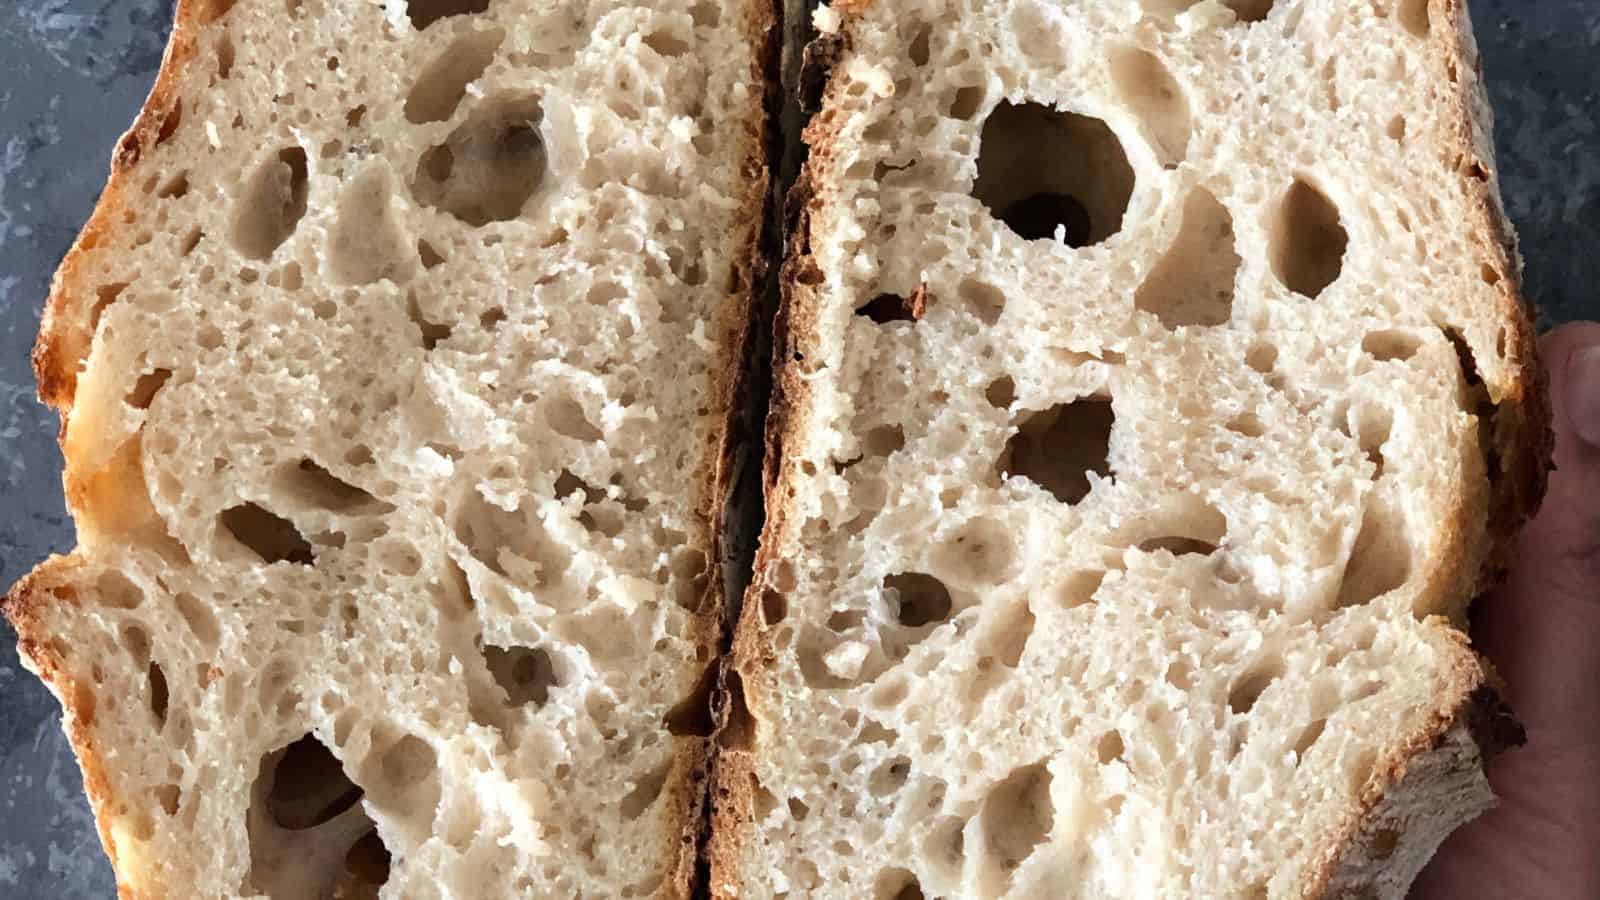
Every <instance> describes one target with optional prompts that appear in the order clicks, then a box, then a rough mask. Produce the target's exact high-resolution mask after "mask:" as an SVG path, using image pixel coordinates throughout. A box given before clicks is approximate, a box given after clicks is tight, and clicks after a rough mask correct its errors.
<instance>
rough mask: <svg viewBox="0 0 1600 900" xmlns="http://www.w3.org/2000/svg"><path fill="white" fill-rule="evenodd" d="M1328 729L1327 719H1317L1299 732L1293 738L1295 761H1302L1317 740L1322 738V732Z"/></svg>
mask: <svg viewBox="0 0 1600 900" xmlns="http://www.w3.org/2000/svg"><path fill="white" fill-rule="evenodd" d="M1327 727H1328V720H1327V719H1318V720H1316V721H1315V722H1312V723H1311V724H1310V725H1307V726H1306V727H1305V728H1304V729H1302V730H1301V731H1300V736H1299V737H1298V738H1295V742H1294V756H1295V759H1297V760H1304V759H1305V758H1306V754H1307V753H1309V752H1310V751H1311V748H1312V746H1314V745H1315V744H1316V743H1317V738H1320V737H1322V732H1323V731H1325V730H1326V729H1327Z"/></svg>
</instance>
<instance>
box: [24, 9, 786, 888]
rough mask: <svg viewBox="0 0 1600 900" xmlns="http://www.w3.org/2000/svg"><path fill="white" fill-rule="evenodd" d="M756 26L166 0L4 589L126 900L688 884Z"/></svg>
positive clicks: (742, 241) (64, 315) (761, 117)
mask: <svg viewBox="0 0 1600 900" xmlns="http://www.w3.org/2000/svg"><path fill="white" fill-rule="evenodd" d="M771 18H772V17H771V14H770V11H769V10H768V9H767V7H766V6H765V5H764V4H762V3H759V2H748V3H744V2H741V3H728V4H724V3H717V2H707V0H679V2H669V3H646V4H633V5H629V4H621V3H542V2H541V3H535V2H530V0H386V2H381V3H380V2H367V0H288V2H284V0H238V2H234V0H181V2H180V3H179V4H178V11H177V25H176V30H175V31H174V34H173V38H172V42H171V45H170V47H169V49H168V52H167V56H166V60H165V63H164V65H163V67H162V70H161V73H160V77H159V81H158V82H157V84H156V87H155V89H154V92H153V93H152V94H151V96H150V99H149V102H148V105H147V106H146V108H145V109H144V111H143V113H142V114H141V116H140V118H139V120H138V123H137V124H136V125H135V126H134V128H133V129H132V130H131V131H130V132H129V133H128V134H127V135H126V136H125V137H124V138H123V139H122V141H121V142H120V144H119V145H118V147H117V151H116V155H115V160H114V166H113V172H112V176H111V181H110V183H109V185H108V186H107V188H106V190H105V194H104V196H103V197H102V199H101V201H100V203H99V206H98V207H97V209H96V210H95V213H94V216H93V218H92V220H91V221H90V222H89V224H88V226H87V227H86V229H85V230H84V232H83V235H82V237H81V238H80V240H79V241H78V243H77V245H76V246H75V247H74V248H73V250H72V252H71V253H70V255H69V256H68V257H67V259H66V261H65V262H64V263H63V265H62V267H61V270H60V273H59V275H58V276H57V279H56V282H55V286H54V290H53V293H52V295H51V298H50V302H49V307H48V309H47V312H46V316H45V322H44V327H43V333H42V335H41V337H40V340H39V344H38V349H37V353H36V367H37V371H38V376H39V379H40V384H41V392H42V394H43V396H44V398H45V399H46V400H47V401H48V402H50V403H51V404H53V405H54V406H55V407H57V408H58V409H59V410H60V412H61V415H62V423H63V425H62V442H63V447H64V450H65V459H66V475H65V481H66V488H67V496H68V502H69V505H70V507H71V511H72V513H73V516H74V518H75V520H76V522H77V525H78V530H79V546H78V547H77V549H75V550H74V551H73V552H72V553H71V554H69V555H67V556H65V557H59V558H55V559H52V560H50V561H48V562H46V563H45V564H43V565H42V566H41V567H40V568H39V569H38V570H37V571H36V572H35V573H34V574H33V575H31V576H30V577H29V578H27V579H26V580H25V581H23V582H22V583H21V584H19V585H18V586H17V587H16V588H15V589H14V590H13V591H12V593H11V594H10V596H9V598H8V600H7V602H6V612H7V615H8V616H9V617H10V619H11V621H12V622H13V623H14V624H15V626H16V627H17V630H18V632H19V634H20V638H21V648H22V651H23V654H24V657H25V659H26V661H27V662H28V663H29V665H31V666H32V667H33V668H34V669H35V670H36V671H37V672H39V674H40V675H42V676H43V677H44V679H45V680H46V681H47V682H48V683H49V685H50V687H51V689H52V690H53V691H54V692H55V693H56V694H57V696H58V697H59V698H60V699H61V701H62V704H63V706H64V708H65V725H66V728H67V730H68V732H69V734H70V737H71V740H72V744H73V746H74V748H75V749H76V751H77V753H78V755H79V759H80V761H81V764H82V768H83V773H84V782H85V785H86V788H87V790H88V794H89V797H90V800H91V801H92V803H93V806H94V810H95V814H96V817H97V820H98V823H99V827H100V831H101V836H102V838H103V840H104V843H105V847H106V850H107V851H108V853H109V854H110V856H111V858H112V860H113V862H114V864H115V867H116V873H117V879H118V882H119V885H120V889H121V893H122V896H124V897H134V898H157V897H179V896H193V897H200V896H204V897H233V896H244V897H261V896H266V897H274V898H279V900H302V898H325V897H363V896H367V897H371V896H376V895H377V894H378V893H379V892H381V893H382V895H383V896H386V897H408V898H428V897H438V898H445V897H455V898H486V897H513V896H534V895H538V896H590V897H598V896H609V897H630V896H633V897H644V896H686V895H687V894H688V892H689V889H690V888H689V885H690V881H691V879H692V877H693V873H694V860H695V855H696V851H697V844H698V841H699V838H700V834H701V832H702V830H703V825H702V820H703V817H702V815H701V809H702V806H703V803H702V798H703V796H704V790H703V784H704V775H705V765H706V751H707V748H706V741H707V735H708V733H709V730H710V722H709V719H708V715H707V713H706V712H705V708H706V702H705V701H706V693H707V690H708V687H709V683H710V678H709V677H708V675H707V672H708V668H709V667H710V666H711V665H712V664H713V662H714V656H715V654H716V650H717V645H718V636H719V633H720V609H721V607H722V602H721V590H720V585H721V578H720V572H719V541H720V532H721V528H720V520H721V516H722V507H723V500H724V494H725V492H726V489H727V486H728V478H729V475H728V468H729V459H730V457H729V448H728V423H729V420H730V416H731V415H732V414H733V411H734V409H735V407H736V406H737V402H736V397H735V394H736V392H737V389H738V385H737V384H736V381H737V374H738V372H739V359H740V355H741V353H742V347H743V344H744V340H745V336H746V332H747V329H748V327H749V310H750V308H751V305H750V296H751V292H752V290H753V286H754V285H755V284H756V282H757V281H758V280H759V278H758V274H759V273H758V268H759V264H760V262H759V258H758V253H757V243H758V231H759V228H760V222H761V219H762V206H763V203H764V199H765V192H766V169H767V166H766V162H765V153H766V137H765V130H766V113H765V109H764V102H763V97H764V95H765V93H766V82H767V79H766V76H765V71H766V69H767V67H768V65H769V61H768V56H769V54H770V52H771V49H772V47H771V42H772V36H771V33H770V32H771Z"/></svg>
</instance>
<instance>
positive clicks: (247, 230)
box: [233, 147, 310, 260]
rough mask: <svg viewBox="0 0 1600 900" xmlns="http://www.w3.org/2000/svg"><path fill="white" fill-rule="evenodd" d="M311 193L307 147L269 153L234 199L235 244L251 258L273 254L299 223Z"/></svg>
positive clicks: (289, 148)
mask: <svg viewBox="0 0 1600 900" xmlns="http://www.w3.org/2000/svg"><path fill="white" fill-rule="evenodd" d="M309 193H310V178H309V173H308V171H307V169H306V152H305V151H304V150H302V149H300V148H299V147H287V148H285V149H283V150H279V151H278V152H276V153H274V154H273V155H272V156H270V157H268V158H267V160H266V161H265V162H262V163H261V164H259V165H258V166H256V170H255V173H254V174H252V175H251V176H250V177H249V179H248V180H246V181H245V184H244V192H243V193H242V194H241V195H240V196H239V199H238V200H237V201H235V203H236V211H235V213H234V217H233V245H234V247H236V248H237V249H238V251H239V252H240V253H243V254H244V255H245V256H248V257H250V258H251V259H263V260H264V259H266V258H268V257H270V256H271V255H272V254H273V252H274V251H276V250H277V249H278V248H279V247H280V246H282V245H283V242H284V241H287V240H288V239H289V237H290V236H291V235H293V234H294V231H295V229H296V228H297V227H299V225H300V220H301V219H302V218H304V217H305V214H306V198H307V196H308V195H309Z"/></svg>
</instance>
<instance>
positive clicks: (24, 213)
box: [0, 0, 1600, 900]
mask: <svg viewBox="0 0 1600 900" xmlns="http://www.w3.org/2000/svg"><path fill="white" fill-rule="evenodd" d="M0 6H3V7H4V8H3V9H0V589H3V588H4V586H6V585H9V584H10V583H12V582H13V581H15V580H16V579H17V578H18V577H20V576H21V575H22V574H23V573H25V572H26V571H27V570H28V569H29V568H30V567H32V566H33V564H34V563H35V562H37V561H39V560H40V559H41V558H43V557H44V556H45V555H47V554H49V553H51V552H58V551H64V550H66V549H67V548H68V547H70V546H71V545H72V523H71V521H70V520H69V519H68V518H67V516H66V514H65V513H64V512H63V508H62V501H61V487H60V480H59V472H60V454H59V452H58V451H57V449H56V442H55V435H56V418H55V415H54V414H53V413H50V412H48V411H47V410H45V409H44V408H43V407H41V406H40V405H39V404H38V403H37V402H36V401H35V400H34V386H33V377H32V375H31V373H30V372H29V370H28V363H27V360H28V350H29V348H30V347H31V346H32V343H33V336H34V331H35V329H36V328H37V326H38V319H39V309H40V305H41V303H42V301H43V298H44V295H45V292H46V289H47V287H48V284H49V279H50V273H51V272H52V271H53V270H54V268H55V266H56V263H57V262H58V261H59V260H60V258H61V255H62V254H63V253H64V252H65V251H66V249H67V247H68V245H69V244H71V242H72V239H73V236H74V235H75V234H76V233H77V230H78V227H79V225H80V224H82V222H83V220H84V219H85V218H86V217H87V216H88V214H89V210H90V208H91V206H92V205H93V203H94V199H95V196H96V195H97V194H98V192H99V190H100V187H101V184H102V183H103V181H104V179H105V173H106V169H107V159H108V157H109V154H110V151H111V147H112V143H113V142H114V141H115V139H116V137H117V135H118V134H120V133H121V131H122V129H123V128H125V127H126V126H127V125H128V123H129V122H131V121H132V119H133V116H134V113H135V112H136V110H137V109H138V106H139V103H140V101H141V100H142V99H143V98H144V94H145V92H146V91H147V90H148V89H149V87H150V82H151V80H152V78H153V76H154V73H155V70H156V67H157V66H158V65H159V63H160V61H161V51H162V48H163V46H164V44H165V41H166V33H167V29H168V27H169V23H170V18H171V6H172V4H171V0H6V2H4V3H3V4H0ZM1471 7H1472V12H1473V16H1474V18H1475V20H1476V22H1477V27H1478V41H1479V44H1480V46H1481V48H1482V50H1483V55H1484V57H1485V69H1486V72H1487V76H1488V80H1489V86H1490V89H1491V93H1492V95H1493V100H1494V106H1495V109H1496V112H1497V115H1498V127H1497V129H1496V137H1497V141H1498V144H1499V151H1500V168H1501V175H1502V180H1503V185H1504V190H1505V194H1506V199H1507V201H1508V205H1509V208H1510V211H1511V217H1512V219H1513V220H1514V221H1515V223H1516V225H1517V227H1518V229H1519V230H1520V232H1521V235H1522V248H1523V252H1524V254H1525V256H1526V257H1527V266H1528V267H1527V292H1528V295H1529V297H1530V298H1531V299H1532V300H1533V301H1534V302H1535V303H1536V304H1537V305H1538V307H1539V309H1540V316H1541V325H1542V326H1544V327H1549V326H1550V325H1552V324H1554V323H1558V322H1562V321H1566V320H1569V319H1576V318H1600V300H1597V298H1596V291H1595V286H1596V285H1600V134H1597V133H1596V127H1597V124H1596V120H1595V115H1596V101H1597V94H1600V3H1597V2H1595V0H1472V2H1471ZM13 644H14V637H13V635H12V634H11V632H10V629H9V627H7V626H5V625H0V691H3V693H4V697H5V699H4V701H3V702H0V897H18V898H36V897H38V898H43V897H53V898H60V900H78V898H110V897H114V896H115V895H116V890H115V884H114V882H113V880H112V877H111V871H110V867H109V866H108V865H107V864H106V862H105V860H104V858H103V857H102V855H101V853H100V849H99V842H98V839H97V838H96V836H95V833H94V821H93V818H92V817H91V816H90V814H89V810H88V807H87V805H86V804H85V802H84V800H83V798H82V796H81V795H80V793H79V775H78V769H77V766H76V765H75V763H74V762H73V760H72V755H71V753H70V751H69V750H68V749H67V743H66V739H65V738H64V737H63V736H62V734H61V731H60V727H59V713H58V710H57V707H56V704H55V701H54V700H53V699H52V698H51V697H50V695H49V694H48V693H47V692H46V691H45V689H44V687H43V686H42V685H40V684H39V682H38V681H36V680H35V679H34V678H33V677H32V676H31V675H29V674H28V673H26V672H25V671H23V670H22V668H21V667H20V666H19V665H18V664H17V656H16V651H15V649H14V646H13Z"/></svg>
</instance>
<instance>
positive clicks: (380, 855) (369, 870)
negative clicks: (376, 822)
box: [334, 828, 391, 898]
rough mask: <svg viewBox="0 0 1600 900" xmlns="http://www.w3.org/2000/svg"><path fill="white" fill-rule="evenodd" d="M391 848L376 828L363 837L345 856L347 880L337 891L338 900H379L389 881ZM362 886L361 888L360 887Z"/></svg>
mask: <svg viewBox="0 0 1600 900" xmlns="http://www.w3.org/2000/svg"><path fill="white" fill-rule="evenodd" d="M390 865H391V859H390V856H389V848H388V847H386V846H384V843H383V838H381V837H379V836H378V829H376V828H374V829H372V830H371V831H368V832H367V833H366V834H364V835H362V837H361V839H360V840H358V841H356V842H355V843H354V844H352V845H351V846H350V850H349V852H347V853H345V855H344V870H345V875H346V878H345V879H342V880H341V884H340V885H339V888H337V889H335V891H334V896H336V897H351V898H355V897H377V896H378V888H379V887H382V886H383V885H384V884H385V883H387V882H388V881H389V867H390ZM357 885H359V887H357Z"/></svg>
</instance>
